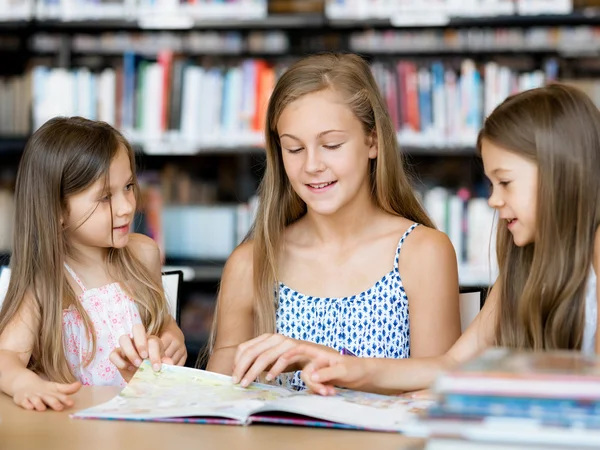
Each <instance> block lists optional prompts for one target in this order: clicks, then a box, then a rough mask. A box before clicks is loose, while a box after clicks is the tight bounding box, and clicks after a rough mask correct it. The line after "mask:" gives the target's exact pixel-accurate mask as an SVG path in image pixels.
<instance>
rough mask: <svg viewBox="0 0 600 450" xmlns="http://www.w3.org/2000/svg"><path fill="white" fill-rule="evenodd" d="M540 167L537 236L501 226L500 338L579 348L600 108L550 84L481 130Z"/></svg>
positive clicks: (597, 219)
mask: <svg viewBox="0 0 600 450" xmlns="http://www.w3.org/2000/svg"><path fill="white" fill-rule="evenodd" d="M483 139H486V140H488V141H489V142H491V143H493V144H495V145H497V146H499V147H501V148H504V149H506V150H508V151H511V152H514V153H516V154H518V155H520V156H523V157H525V158H527V159H529V160H531V161H533V162H535V163H536V164H537V166H538V192H537V215H536V232H535V242H534V243H531V244H529V245H526V246H524V247H517V246H516V245H515V244H514V241H513V239H512V236H511V233H510V231H509V230H508V229H507V228H506V227H501V226H499V227H498V231H497V242H496V252H497V257H498V267H499V277H498V280H497V282H496V288H497V289H498V293H499V299H500V302H499V313H498V315H497V322H496V341H497V344H498V345H500V346H506V347H514V348H526V349H580V348H581V345H582V340H583V324H584V315H585V294H586V282H587V279H588V275H589V273H590V268H591V266H592V258H593V248H594V235H595V232H596V229H597V228H598V225H599V224H600V207H599V203H598V201H599V197H598V193H599V192H600V181H599V177H598V174H599V173H600V112H599V111H598V109H597V108H596V106H594V104H593V103H592V101H591V100H590V99H589V98H588V97H587V96H586V95H585V94H584V93H583V92H581V91H579V90H577V89H575V88H573V87H570V86H566V85H561V84H551V85H548V86H546V87H542V88H538V89H533V90H529V91H525V92H522V93H520V94H516V95H514V96H512V97H509V98H508V99H506V100H505V101H504V102H503V103H502V104H501V105H500V106H498V107H497V108H496V109H495V110H494V111H493V112H492V114H491V115H490V116H489V117H488V118H487V119H486V121H485V123H484V125H483V128H482V130H481V131H480V133H479V137H478V141H477V142H478V143H477V146H478V149H479V152H481V145H482V141H483Z"/></svg>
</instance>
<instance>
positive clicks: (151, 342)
mask: <svg viewBox="0 0 600 450" xmlns="http://www.w3.org/2000/svg"><path fill="white" fill-rule="evenodd" d="M132 334H133V338H131V337H130V336H128V335H126V334H124V335H123V336H121V337H120V338H119V347H117V348H115V349H114V350H113V351H112V352H111V354H110V356H109V359H110V361H111V362H112V363H113V364H114V365H115V366H116V367H117V369H119V372H120V373H121V376H122V377H123V378H124V379H125V381H129V380H130V379H131V377H132V376H133V375H134V374H135V372H136V370H137V368H138V367H139V366H140V365H141V364H142V361H143V360H144V359H150V364H152V368H153V369H154V370H155V371H159V370H160V369H161V365H162V363H164V364H173V360H172V359H171V358H169V357H168V356H166V355H165V351H164V346H163V343H162V341H161V340H160V338H159V337H158V336H153V335H147V334H146V330H145V329H144V327H143V325H140V324H136V325H134V326H133V333H132Z"/></svg>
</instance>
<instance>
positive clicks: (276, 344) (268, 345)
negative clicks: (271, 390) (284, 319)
mask: <svg viewBox="0 0 600 450" xmlns="http://www.w3.org/2000/svg"><path fill="white" fill-rule="evenodd" d="M300 345H310V346H314V347H316V348H321V349H323V351H326V352H333V353H336V352H335V350H333V349H328V348H327V347H324V346H322V345H318V344H311V343H306V342H305V341H299V340H297V339H292V338H289V337H287V336H284V335H282V334H271V333H267V334H263V335H261V336H258V337H257V338H254V339H251V340H249V341H247V342H244V343H242V344H240V345H239V346H238V348H237V351H236V354H235V358H234V363H233V373H232V375H231V377H232V379H233V382H234V383H238V382H239V383H240V384H241V385H242V386H244V387H245V386H248V385H249V384H250V383H252V381H254V380H255V379H256V378H257V377H258V376H259V375H260V374H261V373H263V372H264V371H265V370H268V369H269V368H271V370H269V373H268V374H267V381H271V380H272V379H273V378H275V377H276V376H277V375H279V374H280V373H283V372H289V371H291V370H296V368H298V369H299V368H301V367H302V366H301V361H300V359H297V360H296V361H294V363H293V364H287V363H286V362H285V361H280V358H281V356H282V355H283V354H285V353H286V352H288V351H289V350H291V349H293V348H295V347H298V346H300Z"/></svg>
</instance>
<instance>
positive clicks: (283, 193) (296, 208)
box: [208, 54, 434, 353]
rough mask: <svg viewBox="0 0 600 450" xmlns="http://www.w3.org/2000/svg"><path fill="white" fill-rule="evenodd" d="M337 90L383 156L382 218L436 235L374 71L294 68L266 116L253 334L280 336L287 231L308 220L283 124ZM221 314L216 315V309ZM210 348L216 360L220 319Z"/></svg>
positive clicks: (324, 62) (348, 61) (341, 58)
mask: <svg viewBox="0 0 600 450" xmlns="http://www.w3.org/2000/svg"><path fill="white" fill-rule="evenodd" d="M325 89H332V90H334V91H335V92H336V93H338V94H340V95H341V96H342V98H344V99H345V103H346V104H347V106H348V107H349V108H350V109H351V110H352V111H353V113H354V115H355V116H356V117H357V118H358V120H359V121H360V122H361V123H362V126H363V131H364V133H365V138H366V139H367V138H369V137H371V136H373V135H375V136H376V139H377V143H378V156H377V158H376V159H374V160H371V162H370V168H369V172H370V184H371V196H372V199H373V202H374V203H375V205H377V206H378V207H380V208H381V209H382V210H384V211H386V212H388V213H390V214H394V215H398V216H402V217H405V218H407V219H409V220H411V221H415V222H419V223H421V224H424V225H425V226H428V227H432V228H433V227H434V225H433V223H432V221H431V219H430V218H429V217H428V215H427V214H426V212H425V210H424V209H423V207H422V206H421V204H420V203H419V201H418V200H417V198H416V196H415V194H414V192H413V189H412V186H411V182H410V180H409V177H408V175H407V173H406V172H405V169H404V163H403V159H402V154H401V153H400V151H399V147H398V142H397V138H396V131H395V129H394V126H393V124H392V121H391V119H390V116H389V113H388V111H387V107H386V104H385V101H384V100H383V98H382V96H381V93H380V91H379V88H378V86H377V84H376V82H375V79H374V78H373V75H372V73H371V70H370V68H369V66H368V64H367V63H366V62H365V61H364V60H363V59H362V58H360V57H359V56H357V55H352V54H322V55H314V56H309V57H307V58H304V59H302V60H300V61H298V62H296V63H295V64H293V65H292V66H291V67H290V68H289V69H288V70H287V71H286V72H284V73H283V75H282V76H281V78H280V79H279V80H278V82H277V84H276V86H275V89H274V91H273V93H272V95H271V97H270V100H269V105H268V109H267V119H266V123H267V128H266V130H265V142H266V157H267V158H266V159H267V164H266V170H265V173H264V176H263V179H262V181H261V184H260V186H259V189H258V195H259V206H258V211H257V216H256V220H255V222H254V224H253V226H252V229H251V231H250V233H249V235H248V238H247V240H251V241H252V243H253V252H254V256H253V289H254V295H253V299H254V304H253V313H254V333H255V335H256V336H258V335H260V334H262V333H273V332H275V328H276V327H275V313H276V308H277V299H278V289H277V279H278V277H277V267H278V254H279V251H280V249H281V245H282V240H283V234H284V230H285V228H286V227H287V226H288V225H290V224H291V223H293V222H294V221H296V220H298V219H299V218H300V217H302V216H303V215H304V214H306V204H305V203H304V202H303V201H302V200H301V199H300V197H299V196H298V195H297V194H296V193H295V192H294V190H293V189H292V186H291V184H290V182H289V180H288V178H287V175H286V173H285V169H284V166H283V160H282V156H281V144H280V142H279V134H278V132H277V122H278V120H279V117H280V116H281V113H282V112H283V110H284V109H285V108H286V107H287V106H288V105H289V104H290V103H292V102H293V101H295V100H297V99H299V98H301V97H303V96H304V95H307V94H310V93H314V92H318V91H322V90H325ZM217 311H218V307H217ZM216 314H217V313H215V318H214V321H213V329H212V333H211V337H210V340H209V344H208V352H209V353H210V352H212V350H213V346H214V342H215V337H216V324H217V317H216Z"/></svg>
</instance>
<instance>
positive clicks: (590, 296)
mask: <svg viewBox="0 0 600 450" xmlns="http://www.w3.org/2000/svg"><path fill="white" fill-rule="evenodd" d="M596 282H597V280H596V271H595V270H594V267H592V268H591V269H590V275H589V277H588V282H587V289H586V291H585V325H584V327H583V343H582V344H581V351H582V352H583V353H585V354H589V355H593V354H594V353H595V351H596V330H597V329H598V299H597V298H596Z"/></svg>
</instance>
